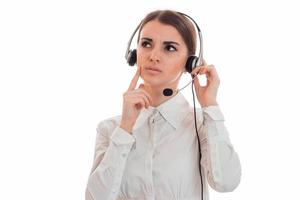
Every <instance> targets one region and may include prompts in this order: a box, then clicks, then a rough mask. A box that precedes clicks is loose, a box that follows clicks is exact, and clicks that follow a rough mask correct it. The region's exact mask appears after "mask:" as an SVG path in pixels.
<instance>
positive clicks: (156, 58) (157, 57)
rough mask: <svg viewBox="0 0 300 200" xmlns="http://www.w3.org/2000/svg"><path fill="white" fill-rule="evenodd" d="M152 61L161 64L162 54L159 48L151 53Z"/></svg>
mask: <svg viewBox="0 0 300 200" xmlns="http://www.w3.org/2000/svg"><path fill="white" fill-rule="evenodd" d="M150 61H152V62H159V61H160V52H159V49H158V48H153V49H152V51H151V53H150Z"/></svg>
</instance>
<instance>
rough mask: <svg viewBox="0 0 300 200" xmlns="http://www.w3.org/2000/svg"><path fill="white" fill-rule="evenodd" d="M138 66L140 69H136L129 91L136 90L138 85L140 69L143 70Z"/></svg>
mask: <svg viewBox="0 0 300 200" xmlns="http://www.w3.org/2000/svg"><path fill="white" fill-rule="evenodd" d="M137 68H138V69H137V70H136V73H135V75H134V77H133V78H132V80H131V82H130V85H129V87H128V90H127V91H130V90H134V89H135V87H136V84H137V82H138V80H139V77H140V70H141V68H140V67H139V66H138V67H137Z"/></svg>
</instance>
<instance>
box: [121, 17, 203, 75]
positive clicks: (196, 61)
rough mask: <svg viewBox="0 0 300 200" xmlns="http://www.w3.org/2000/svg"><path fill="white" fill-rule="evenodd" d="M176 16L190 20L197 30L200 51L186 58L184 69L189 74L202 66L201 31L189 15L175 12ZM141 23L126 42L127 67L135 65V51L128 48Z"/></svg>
mask: <svg viewBox="0 0 300 200" xmlns="http://www.w3.org/2000/svg"><path fill="white" fill-rule="evenodd" d="M177 13H178V14H180V15H182V16H184V17H186V18H188V19H190V20H191V21H192V22H193V24H194V25H195V26H196V28H197V33H198V38H199V44H200V50H199V54H198V56H195V55H191V56H189V57H188V59H187V62H186V64H185V69H186V71H187V72H189V73H191V72H192V70H193V69H194V68H195V67H196V66H198V65H202V58H203V53H202V52H203V42H202V33H201V30H200V28H199V26H198V24H197V23H196V21H195V20H194V19H193V18H192V17H190V16H189V15H187V14H184V13H181V12H177ZM142 23H143V21H142V22H140V24H139V25H138V26H137V27H136V29H135V30H134V32H133V33H132V35H131V37H130V39H129V41H128V45H127V49H126V54H125V59H126V61H127V63H128V64H129V66H134V65H135V64H136V61H137V55H136V49H130V46H131V43H132V40H133V38H134V36H135V34H136V32H137V31H138V30H139V28H140V26H141V24H142Z"/></svg>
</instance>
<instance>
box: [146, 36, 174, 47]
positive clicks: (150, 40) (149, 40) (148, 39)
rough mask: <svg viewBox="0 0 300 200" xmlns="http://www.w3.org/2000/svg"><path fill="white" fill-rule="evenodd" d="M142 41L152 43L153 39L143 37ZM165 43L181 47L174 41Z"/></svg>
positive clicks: (165, 42)
mask: <svg viewBox="0 0 300 200" xmlns="http://www.w3.org/2000/svg"><path fill="white" fill-rule="evenodd" d="M141 39H142V40H147V41H148V42H152V41H153V40H152V39H151V38H147V37H143V38H141ZM163 43H164V44H166V45H170V44H175V45H177V46H180V45H179V43H178V42H174V41H164V42H163Z"/></svg>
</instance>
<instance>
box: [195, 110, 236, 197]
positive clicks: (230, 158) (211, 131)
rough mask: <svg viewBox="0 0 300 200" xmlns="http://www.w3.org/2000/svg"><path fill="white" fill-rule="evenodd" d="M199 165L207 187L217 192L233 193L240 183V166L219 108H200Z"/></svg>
mask: <svg viewBox="0 0 300 200" xmlns="http://www.w3.org/2000/svg"><path fill="white" fill-rule="evenodd" d="M202 110H203V112H202V113H203V123H202V124H201V126H200V138H201V152H202V160H201V165H202V166H203V167H204V169H205V173H206V177H207V180H208V183H209V185H210V186H211V187H212V188H213V189H215V190H216V191H218V192H230V191H233V190H234V189H235V188H236V187H237V186H238V185H239V182H240V178H241V165H240V160H239V157H238V155H237V153H236V152H235V150H234V148H233V146H232V144H231V142H230V139H229V135H228V131H227V129H226V127H225V125H224V117H223V114H222V113H221V111H220V108H219V106H208V107H204V108H202Z"/></svg>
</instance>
